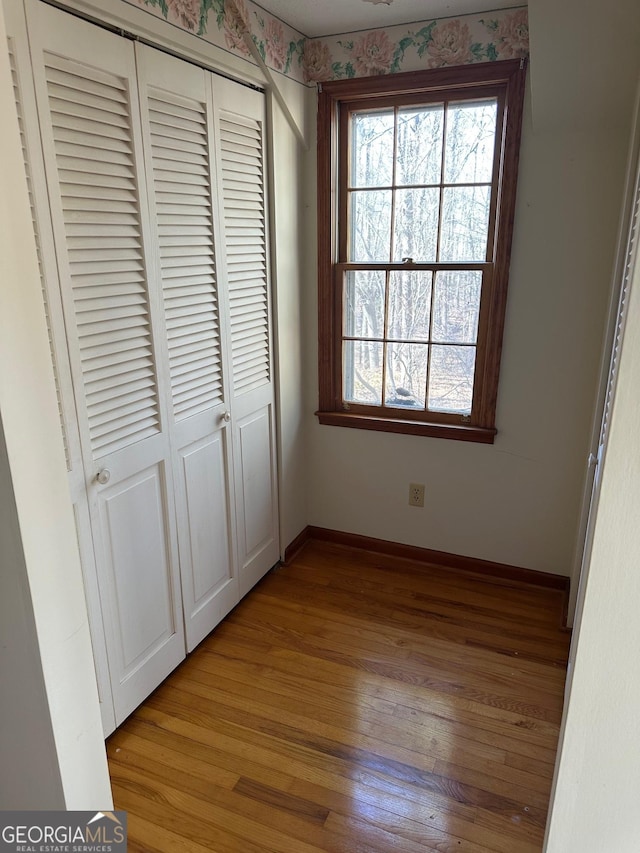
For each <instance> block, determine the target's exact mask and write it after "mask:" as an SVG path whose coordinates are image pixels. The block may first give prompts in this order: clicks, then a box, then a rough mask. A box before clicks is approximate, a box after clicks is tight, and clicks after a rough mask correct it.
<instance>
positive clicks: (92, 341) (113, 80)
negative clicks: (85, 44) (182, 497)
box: [45, 54, 160, 456]
mask: <svg viewBox="0 0 640 853" xmlns="http://www.w3.org/2000/svg"><path fill="white" fill-rule="evenodd" d="M45 69H46V79H47V91H48V96H49V108H50V112H51V122H52V128H53V139H54V147H55V154H56V164H57V168H58V179H59V184H60V198H61V203H62V212H63V219H64V226H65V237H66V246H67V256H68V261H69V271H70V276H71V288H72V291H73V300H74V309H75V320H76V329H77V334H78V340H79V347H80V362H81V368H82V376H83V382H84V393H85V398H86V403H87V418H88V424H89V435H90V439H91V446H92V450H93V453H94V455H95V456H98V455H103V454H106V453H112V452H115V451H117V450H121V449H123V448H125V447H128V446H129V445H131V444H133V443H135V442H137V441H140V440H142V439H144V438H146V437H148V436H151V435H154V434H156V433H158V432H159V430H160V416H159V411H158V399H157V385H156V377H155V367H154V354H153V346H152V340H151V325H150V317H149V301H148V293H147V283H146V271H145V265H144V253H143V246H142V237H141V223H140V202H139V198H138V189H137V182H136V178H135V157H134V150H133V140H132V128H131V115H130V103H129V94H128V88H127V83H126V81H125V80H123V79H121V78H119V77H117V76H115V75H112V74H109V73H107V72H104V71H100V70H97V69H93V68H88V67H87V66H86V65H82V66H79V65H77V64H76V63H74V62H72V61H70V60H66V59H62V58H60V57H57V56H53V55H52V54H45Z"/></svg>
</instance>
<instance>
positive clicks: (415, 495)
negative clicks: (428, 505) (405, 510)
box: [409, 483, 424, 506]
mask: <svg viewBox="0 0 640 853" xmlns="http://www.w3.org/2000/svg"><path fill="white" fill-rule="evenodd" d="M409 506H424V483H409Z"/></svg>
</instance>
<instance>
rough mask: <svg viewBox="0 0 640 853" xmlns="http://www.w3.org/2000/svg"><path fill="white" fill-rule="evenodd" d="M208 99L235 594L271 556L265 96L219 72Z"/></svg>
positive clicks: (273, 513) (275, 546)
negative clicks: (212, 123) (223, 297)
mask: <svg viewBox="0 0 640 853" xmlns="http://www.w3.org/2000/svg"><path fill="white" fill-rule="evenodd" d="M213 99H214V105H215V114H216V115H215V117H216V135H217V143H218V144H217V174H218V199H219V205H220V218H221V220H222V235H223V241H224V271H222V270H221V271H220V276H221V278H223V279H224V289H225V292H226V293H227V303H228V306H227V307H228V341H227V354H228V359H229V365H230V373H231V377H230V382H231V385H230V389H229V398H230V404H231V412H232V421H231V423H232V431H233V451H234V466H235V484H236V518H237V526H238V537H237V542H238V557H239V563H240V565H239V573H240V592H241V594H245V593H246V592H247V591H248V590H249V589H251V587H252V586H253V585H254V584H255V583H256V582H257V581H258V580H259V579H260V578H261V577H262V576H263V575H264V574H265V572H267V571H268V570H269V569H270V568H271V567H272V566H273V565H274V564H275V563H276V562H277V561H278V559H279V539H278V510H277V485H276V435H275V413H274V383H273V369H272V354H271V299H270V287H269V262H268V248H267V247H268V230H267V204H266V179H265V100H264V96H263V95H261V94H260V93H259V92H256V91H253V90H251V89H248V88H247V87H244V86H241V85H239V84H237V83H233V82H232V81H230V80H225V79H224V78H222V77H214V78H213Z"/></svg>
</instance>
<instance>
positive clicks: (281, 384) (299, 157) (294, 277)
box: [269, 75, 313, 554]
mask: <svg viewBox="0 0 640 853" xmlns="http://www.w3.org/2000/svg"><path fill="white" fill-rule="evenodd" d="M276 82H277V85H278V86H279V87H280V90H281V92H282V94H283V96H284V98H285V100H286V103H287V105H288V108H289V110H290V112H291V113H292V116H293V118H294V120H295V121H296V123H297V125H298V128H299V129H300V130H301V131H302V132H303V133H304V134H305V135H306V136H307V137H309V134H308V132H306V115H307V113H308V112H309V110H310V109H312V108H313V104H312V103H311V100H310V99H311V95H312V94H313V93H310V91H309V90H308V89H307V88H305V87H304V86H302V85H300V84H299V83H296V82H295V81H293V80H290V79H288V78H285V77H283V76H282V75H276ZM269 105H270V110H269V112H270V117H271V127H270V149H271V155H272V156H271V157H270V168H271V182H270V184H271V187H272V194H271V199H270V202H271V228H272V262H273V264H272V269H273V284H274V287H273V298H274V305H273V307H274V332H275V344H276V353H275V355H276V369H277V372H278V383H277V389H278V390H277V393H278V431H279V444H278V465H279V472H280V476H279V481H280V496H279V497H280V544H281V552H282V553H283V554H284V550H285V548H286V547H287V545H289V544H290V543H291V542H292V541H293V539H295V537H296V536H297V535H298V534H299V533H300V531H301V530H303V529H304V528H305V527H306V525H307V478H306V464H307V463H306V460H307V445H306V429H305V423H304V397H303V393H302V388H303V383H304V373H303V360H304V348H305V345H306V340H305V335H304V331H303V324H304V317H303V306H302V294H301V288H300V281H301V279H302V269H301V258H302V257H303V253H304V245H303V232H302V223H303V221H304V220H303V217H301V215H300V211H301V209H302V205H303V202H304V199H303V194H302V188H303V183H302V178H303V171H302V170H303V165H304V158H305V150H304V148H303V146H302V145H301V143H300V141H299V140H298V139H297V137H296V135H295V133H294V131H293V129H292V127H291V125H290V124H289V123H288V121H287V119H286V117H285V115H284V113H283V112H282V110H281V109H280V107H279V105H278V104H277V102H276V100H275V98H273V97H270V98H269Z"/></svg>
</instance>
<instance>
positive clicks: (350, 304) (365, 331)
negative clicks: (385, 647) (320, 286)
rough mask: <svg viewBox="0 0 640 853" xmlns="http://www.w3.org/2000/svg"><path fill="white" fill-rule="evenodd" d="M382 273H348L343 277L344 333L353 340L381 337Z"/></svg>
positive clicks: (382, 331)
mask: <svg viewBox="0 0 640 853" xmlns="http://www.w3.org/2000/svg"><path fill="white" fill-rule="evenodd" d="M384 280H385V273H384V271H382V270H375V271H372V272H369V271H366V270H357V271H356V270H352V271H350V272H347V273H346V275H345V294H344V295H345V299H344V334H345V335H347V336H348V337H353V338H383V337H384Z"/></svg>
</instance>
